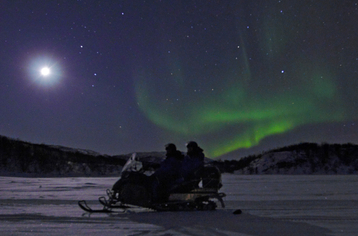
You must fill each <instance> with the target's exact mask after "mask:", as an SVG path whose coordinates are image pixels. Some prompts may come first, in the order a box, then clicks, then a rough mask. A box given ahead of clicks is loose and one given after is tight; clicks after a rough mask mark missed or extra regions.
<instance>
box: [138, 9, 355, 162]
mask: <svg viewBox="0 0 358 236" xmlns="http://www.w3.org/2000/svg"><path fill="white" fill-rule="evenodd" d="M297 7H298V6H297ZM273 10H274V8H273ZM281 17H284V16H281V15H280V16H277V15H275V18H269V17H268V18H265V19H262V21H261V22H264V23H262V26H263V27H259V26H260V25H256V26H255V25H254V24H255V23H256V22H255V23H253V27H254V28H257V29H260V28H261V29H263V30H262V31H260V30H257V31H254V32H255V34H249V33H247V34H244V33H243V32H237V34H236V35H234V36H233V37H236V38H235V39H233V40H235V41H236V42H239V43H238V46H237V48H235V49H236V50H237V51H235V52H234V50H232V49H233V48H225V46H223V45H226V44H225V43H224V42H223V43H222V44H217V45H215V48H214V49H213V50H212V51H213V52H221V53H218V54H215V53H214V54H215V55H216V56H217V58H216V59H215V58H214V59H213V57H210V58H209V59H208V58H207V57H206V54H204V55H203V54H200V53H198V52H197V51H196V50H197V49H196V48H192V51H193V52H191V51H190V50H187V52H189V54H185V50H182V51H184V52H177V53H176V57H174V56H173V54H174V53H171V54H170V56H167V57H166V58H165V59H164V60H163V63H161V64H160V66H158V65H155V66H152V67H150V66H147V67H145V66H143V67H141V69H138V70H137V71H136V74H135V76H134V77H135V81H136V83H135V89H136V97H137V102H138V105H139V108H140V109H141V110H142V111H143V112H144V114H145V115H146V117H147V118H148V119H149V120H150V121H151V122H153V123H154V124H155V125H157V126H159V127H161V128H162V129H165V130H167V131H169V132H171V133H173V134H175V135H177V136H180V137H182V139H184V140H191V139H195V140H199V141H200V142H201V143H203V145H205V152H206V154H207V155H208V156H209V157H218V156H220V155H223V154H226V153H229V152H232V151H235V150H237V149H240V148H250V147H253V146H256V145H258V144H259V143H260V141H261V140H263V139H264V138H267V137H270V136H273V135H278V134H284V133H286V132H288V131H291V130H293V129H295V128H298V127H300V126H303V125H310V124H318V123H329V122H340V121H344V120H346V119H347V117H348V114H347V112H348V111H346V110H345V108H344V107H345V106H343V99H341V96H342V95H341V94H340V92H341V90H339V89H337V84H336V83H337V81H339V79H340V78H339V76H338V74H336V71H335V69H334V68H333V67H332V66H331V65H332V64H334V63H335V61H334V60H335V59H334V58H332V57H328V58H329V59H327V57H326V56H327V55H330V54H326V53H327V50H326V49H325V48H324V47H323V46H322V47H321V46H320V47H318V46H317V45H321V44H318V43H317V44H315V46H314V49H313V50H312V51H311V52H310V53H309V54H308V53H302V52H303V51H305V50H306V48H304V47H303V48H304V49H302V48H300V47H299V45H301V42H303V41H304V40H305V39H304V36H303V35H299V36H297V35H298V34H297V32H301V30H302V32H305V31H303V30H304V29H305V27H310V26H311V25H315V24H314V23H312V22H308V21H307V22H306V21H305V22H301V21H300V22H295V21H289V22H288V21H287V20H284V18H282V19H281ZM257 22H259V21H257ZM257 24H259V23H257ZM233 25H235V23H234V24H233ZM223 27H224V26H223ZM315 27H316V26H315ZM317 29H320V27H318V26H317ZM228 32H229V31H228ZM315 32H317V35H316V36H317V37H316V38H318V39H319V38H320V37H318V36H320V35H321V33H322V32H321V31H320V30H317V31H315ZM243 35H245V36H243ZM213 37H214V36H213ZM300 37H302V39H301V38H300ZM222 38H224V37H222ZM227 38H229V37H227ZM262 39H265V40H262ZM209 40H210V39H207V41H208V42H209ZM209 45H210V44H209ZM227 45H230V44H228V43H227ZM245 45H246V46H245ZM180 46H181V45H180V44H178V45H177V48H180ZM210 46H211V45H210ZM210 46H209V48H210ZM174 48H175V47H174ZM178 51H179V50H178ZM252 55H254V58H253V59H252V58H251V57H252ZM235 57H236V61H235V62H232V61H230V60H229V59H228V58H235ZM251 59H252V60H251ZM214 63H215V64H214ZM216 63H220V67H219V66H218V67H216ZM203 64H204V65H205V66H203ZM210 65H211V66H210ZM158 81H159V82H158ZM168 88H170V89H168Z"/></svg>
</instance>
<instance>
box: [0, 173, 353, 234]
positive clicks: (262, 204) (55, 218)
mask: <svg viewBox="0 0 358 236" xmlns="http://www.w3.org/2000/svg"><path fill="white" fill-rule="evenodd" d="M116 180H117V178H84V177H82V178H78V177H76V178H18V177H0V186H1V188H0V200H1V201H0V229H1V235H162V236H163V235H239V236H248V235H253V236H270V235H275V236H281V235H290V236H302V235H308V236H309V235H315V236H323V235H327V236H328V235H339V236H343V235H344V236H347V235H348V236H350V235H352V236H353V235H355V236H356V235H358V198H357V196H358V188H357V184H358V176H356V175H296V176H286V175H229V174H224V175H223V184H224V187H223V188H222V189H221V191H222V192H225V193H226V194H227V197H225V198H224V201H225V203H226V208H225V209H222V208H221V207H220V204H218V209H217V210H216V211H208V212H201V211H195V212H153V211H149V210H143V209H141V210H137V211H131V212H127V213H113V214H87V213H84V212H83V211H82V210H81V209H80V208H79V207H78V205H77V202H78V201H79V200H87V202H88V204H89V205H90V206H91V207H92V208H95V209H99V208H101V206H100V204H99V203H98V201H97V199H98V197H99V196H103V195H105V190H106V189H108V188H110V187H111V186H112V184H113V183H114V182H115V181H116ZM236 209H241V210H242V211H243V213H242V214H240V215H234V214H233V212H234V210H236Z"/></svg>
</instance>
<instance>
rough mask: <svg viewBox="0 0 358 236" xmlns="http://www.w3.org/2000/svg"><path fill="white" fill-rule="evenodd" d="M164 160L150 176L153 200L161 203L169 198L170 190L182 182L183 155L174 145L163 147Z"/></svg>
mask: <svg viewBox="0 0 358 236" xmlns="http://www.w3.org/2000/svg"><path fill="white" fill-rule="evenodd" d="M165 150H166V158H165V160H164V161H163V162H162V163H161V164H160V167H159V168H158V169H157V170H156V171H155V172H154V174H153V175H152V176H151V178H152V180H153V184H152V186H153V193H152V194H153V200H154V201H162V200H165V199H166V198H167V197H168V196H169V190H170V188H171V187H172V186H173V185H175V184H177V183H179V182H181V181H182V176H181V172H180V171H181V166H182V161H183V159H184V156H183V154H182V153H181V152H180V151H178V150H177V148H176V146H175V144H173V143H169V144H167V145H165Z"/></svg>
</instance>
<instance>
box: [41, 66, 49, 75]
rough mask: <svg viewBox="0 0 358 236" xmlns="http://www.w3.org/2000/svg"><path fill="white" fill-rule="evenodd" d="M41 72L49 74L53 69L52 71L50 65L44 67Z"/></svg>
mask: <svg viewBox="0 0 358 236" xmlns="http://www.w3.org/2000/svg"><path fill="white" fill-rule="evenodd" d="M40 72H41V75H42V76H48V75H49V74H50V72H51V71H50V68H48V67H43V68H42V69H41V71H40Z"/></svg>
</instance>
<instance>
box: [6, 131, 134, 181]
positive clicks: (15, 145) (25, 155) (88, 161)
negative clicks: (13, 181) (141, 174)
mask: <svg viewBox="0 0 358 236" xmlns="http://www.w3.org/2000/svg"><path fill="white" fill-rule="evenodd" d="M127 159H128V156H126V155H123V156H108V155H92V154H88V153H85V152H81V151H79V150H76V149H68V148H64V149H62V148H61V147H54V146H49V145H44V144H32V143H28V142H24V141H20V140H15V139H10V138H7V137H4V136H0V170H2V171H3V172H9V173H28V174H44V175H46V174H50V173H52V174H58V175H71V174H77V175H91V174H93V173H96V175H106V174H107V172H108V170H111V169H112V170H113V172H117V173H118V169H120V168H121V167H122V166H123V165H124V164H125V162H126V160H127Z"/></svg>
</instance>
